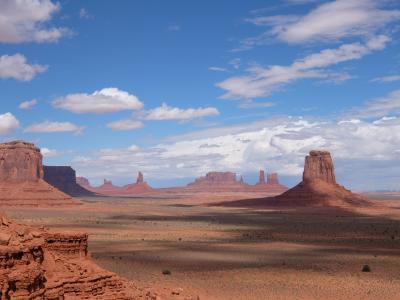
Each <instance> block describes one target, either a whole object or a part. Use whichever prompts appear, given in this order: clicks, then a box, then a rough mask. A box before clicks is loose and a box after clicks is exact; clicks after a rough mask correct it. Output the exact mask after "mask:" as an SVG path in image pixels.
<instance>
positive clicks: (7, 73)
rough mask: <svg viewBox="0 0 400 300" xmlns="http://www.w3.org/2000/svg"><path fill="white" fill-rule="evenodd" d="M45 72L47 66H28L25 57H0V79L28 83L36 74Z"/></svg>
mask: <svg viewBox="0 0 400 300" xmlns="http://www.w3.org/2000/svg"><path fill="white" fill-rule="evenodd" d="M0 30H1V29H0ZM46 70H47V66H44V65H38V64H33V65H30V64H28V63H27V61H26V58H25V56H23V55H21V54H19V53H17V54H14V55H3V56H0V78H13V79H17V80H21V81H30V80H32V79H33V78H34V77H35V76H36V75H37V74H39V73H43V72H45V71H46Z"/></svg>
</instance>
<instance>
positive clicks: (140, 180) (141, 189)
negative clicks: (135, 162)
mask: <svg viewBox="0 0 400 300" xmlns="http://www.w3.org/2000/svg"><path fill="white" fill-rule="evenodd" d="M149 192H154V189H153V188H152V187H151V186H150V185H148V184H147V182H146V181H144V176H143V173H142V172H140V171H139V172H138V176H137V179H136V183H132V184H128V185H126V186H124V187H123V189H122V191H121V194H122V195H137V194H145V193H149Z"/></svg>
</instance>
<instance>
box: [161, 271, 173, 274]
mask: <svg viewBox="0 0 400 300" xmlns="http://www.w3.org/2000/svg"><path fill="white" fill-rule="evenodd" d="M162 274H163V275H171V271H170V270H162Z"/></svg>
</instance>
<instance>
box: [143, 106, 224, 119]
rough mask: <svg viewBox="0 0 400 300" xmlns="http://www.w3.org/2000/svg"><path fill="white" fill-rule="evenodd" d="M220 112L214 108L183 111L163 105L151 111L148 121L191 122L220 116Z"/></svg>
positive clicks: (147, 116)
mask: <svg viewBox="0 0 400 300" xmlns="http://www.w3.org/2000/svg"><path fill="white" fill-rule="evenodd" d="M218 115H219V111H218V110H217V109H216V108H214V107H205V108H202V107H200V108H188V109H181V108H177V107H171V106H168V105H167V104H165V103H163V104H162V105H161V106H160V107H157V108H154V109H151V110H149V111H148V112H147V113H146V115H145V117H144V119H146V120H157V121H161V120H191V119H197V118H203V117H209V116H218Z"/></svg>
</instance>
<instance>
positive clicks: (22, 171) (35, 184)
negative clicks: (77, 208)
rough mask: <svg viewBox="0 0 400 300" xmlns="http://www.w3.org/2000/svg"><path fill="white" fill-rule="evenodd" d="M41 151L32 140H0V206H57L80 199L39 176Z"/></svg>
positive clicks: (41, 173)
mask: <svg viewBox="0 0 400 300" xmlns="http://www.w3.org/2000/svg"><path fill="white" fill-rule="evenodd" d="M43 175H44V173H43V165H42V154H41V153H40V150H39V149H38V148H36V147H35V146H34V145H33V144H31V143H27V142H24V141H13V142H9V143H4V144H0V206H21V205H23V206H57V205H76V204H79V203H80V202H79V201H77V200H74V199H72V198H71V197H70V196H69V195H67V194H65V193H63V192H61V191H59V190H58V189H57V188H55V187H53V186H51V185H49V184H48V183H47V182H45V181H44V180H43Z"/></svg>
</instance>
